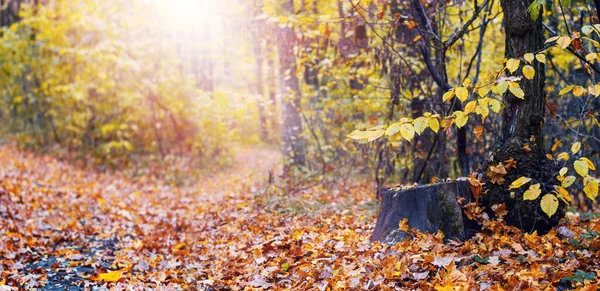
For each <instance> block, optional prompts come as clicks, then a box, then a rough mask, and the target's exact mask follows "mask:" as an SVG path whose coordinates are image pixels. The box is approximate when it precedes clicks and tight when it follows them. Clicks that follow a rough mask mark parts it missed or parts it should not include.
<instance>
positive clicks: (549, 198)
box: [540, 194, 558, 217]
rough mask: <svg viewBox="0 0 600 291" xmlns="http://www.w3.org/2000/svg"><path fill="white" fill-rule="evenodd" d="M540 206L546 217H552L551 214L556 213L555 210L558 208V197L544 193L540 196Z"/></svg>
mask: <svg viewBox="0 0 600 291" xmlns="http://www.w3.org/2000/svg"><path fill="white" fill-rule="evenodd" d="M540 206H541V207H542V211H544V213H546V215H548V217H552V215H554V213H556V210H558V199H557V198H556V196H554V195H552V194H546V195H544V197H542V201H541V202H540Z"/></svg>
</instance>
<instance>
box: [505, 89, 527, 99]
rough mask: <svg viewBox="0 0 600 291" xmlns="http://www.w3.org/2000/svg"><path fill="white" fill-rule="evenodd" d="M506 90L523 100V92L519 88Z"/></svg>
mask: <svg viewBox="0 0 600 291" xmlns="http://www.w3.org/2000/svg"><path fill="white" fill-rule="evenodd" d="M508 90H510V92H511V93H513V95H515V96H516V97H517V98H519V99H525V92H523V90H521V88H519V87H509V88H508Z"/></svg>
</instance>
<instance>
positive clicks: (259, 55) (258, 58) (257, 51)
mask: <svg viewBox="0 0 600 291" xmlns="http://www.w3.org/2000/svg"><path fill="white" fill-rule="evenodd" d="M253 7H260V6H259V5H258V1H257V0H255V1H254V6H253ZM257 16H258V11H255V13H254V17H255V18H256V17H257ZM253 22H254V27H253V28H254V34H255V36H257V37H256V38H255V41H253V42H252V49H253V50H254V58H255V67H254V73H255V74H256V84H255V87H256V89H255V90H256V92H255V93H256V94H257V95H258V99H257V100H256V103H257V106H258V120H259V126H260V138H261V140H262V141H264V142H266V141H267V140H268V134H267V117H266V112H265V103H264V89H263V88H264V87H263V51H262V41H261V39H260V37H258V36H259V35H260V32H261V30H262V25H261V23H260V22H259V20H257V19H255V20H254V21H253Z"/></svg>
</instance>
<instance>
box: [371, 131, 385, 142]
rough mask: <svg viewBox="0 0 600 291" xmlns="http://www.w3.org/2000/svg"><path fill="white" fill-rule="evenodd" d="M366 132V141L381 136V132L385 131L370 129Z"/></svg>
mask: <svg viewBox="0 0 600 291" xmlns="http://www.w3.org/2000/svg"><path fill="white" fill-rule="evenodd" d="M367 133H368V137H367V141H368V142H372V141H374V140H376V139H378V138H380V137H381V136H383V134H384V133H385V130H383V129H378V130H370V131H367Z"/></svg>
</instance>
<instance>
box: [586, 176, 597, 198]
mask: <svg viewBox="0 0 600 291" xmlns="http://www.w3.org/2000/svg"><path fill="white" fill-rule="evenodd" d="M583 185H584V186H583V193H585V196H587V197H588V198H590V199H592V200H593V201H595V200H596V197H598V180H596V179H594V178H593V177H592V176H586V177H585V178H584V179H583Z"/></svg>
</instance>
